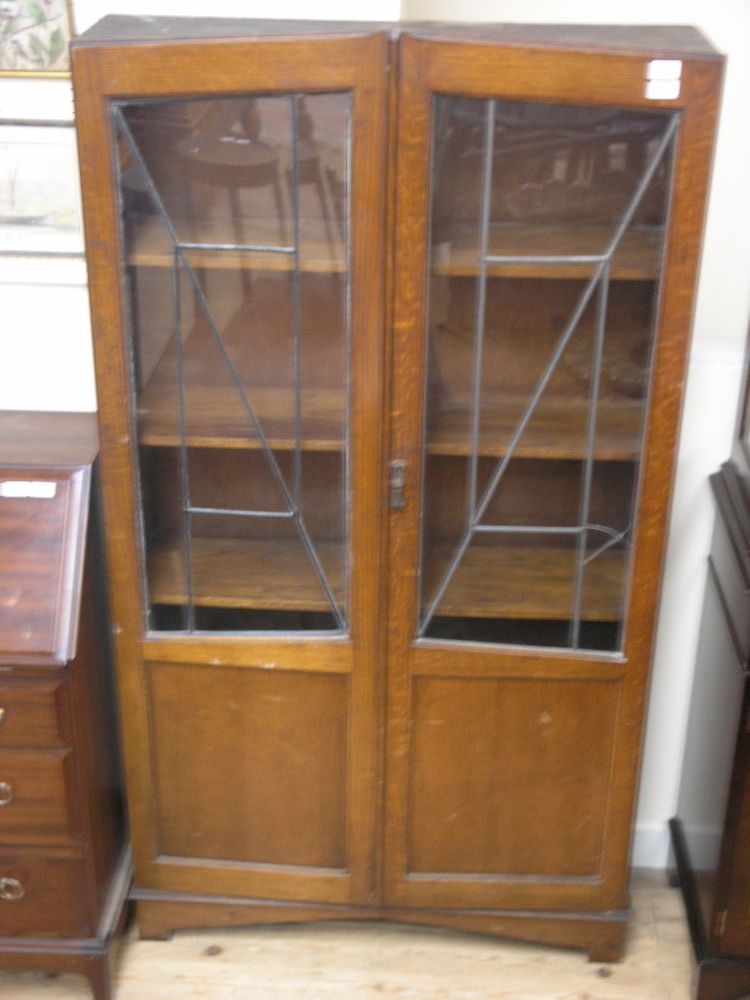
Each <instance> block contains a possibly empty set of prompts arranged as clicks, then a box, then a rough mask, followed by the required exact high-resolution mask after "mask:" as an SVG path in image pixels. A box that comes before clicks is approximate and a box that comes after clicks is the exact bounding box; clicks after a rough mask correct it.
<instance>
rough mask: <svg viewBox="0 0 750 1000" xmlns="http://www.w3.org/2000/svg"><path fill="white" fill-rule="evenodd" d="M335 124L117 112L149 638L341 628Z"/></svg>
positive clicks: (146, 107)
mask: <svg viewBox="0 0 750 1000" xmlns="http://www.w3.org/2000/svg"><path fill="white" fill-rule="evenodd" d="M349 119H350V98H349V96H348V95H347V94H315V95H300V94H288V95H278V96H248V97H231V98H221V99H214V100H200V101H190V100H182V101H180V100H169V101H145V102H138V103H122V104H119V105H115V107H114V111H113V127H114V130H115V134H116V138H117V151H118V177H119V186H120V197H121V206H122V237H123V241H124V243H125V257H126V261H127V268H126V275H125V281H126V293H127V294H126V299H127V304H128V312H129V317H128V318H129V326H130V333H131V347H132V361H133V377H134V383H135V399H134V409H135V412H136V421H137V428H136V429H137V439H138V467H139V468H138V472H139V484H140V493H141V515H142V516H141V524H142V539H143V553H144V559H143V561H144V590H145V593H146V595H147V596H146V601H147V608H146V610H147V615H148V621H149V626H150V628H151V629H152V630H157V631H159V630H186V631H229V632H236V631H286V630H304V631H307V630H315V631H317V630H336V631H341V630H345V629H346V628H347V593H348V562H349V558H348V513H347V510H348V505H347V492H348V467H349V462H348V455H347V450H348V406H349V403H348V387H347V380H346V362H347V355H348V339H349V314H348V301H349V293H348V284H349V246H348V211H349V190H350V179H349Z"/></svg>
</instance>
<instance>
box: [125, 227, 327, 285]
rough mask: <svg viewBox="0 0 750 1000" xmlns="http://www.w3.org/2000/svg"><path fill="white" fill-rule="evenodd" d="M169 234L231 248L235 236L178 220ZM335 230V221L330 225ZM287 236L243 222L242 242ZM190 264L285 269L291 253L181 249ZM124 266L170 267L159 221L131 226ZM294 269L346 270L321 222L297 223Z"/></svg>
mask: <svg viewBox="0 0 750 1000" xmlns="http://www.w3.org/2000/svg"><path fill="white" fill-rule="evenodd" d="M172 222H173V225H174V227H175V230H176V232H177V234H178V236H179V238H180V240H181V241H182V242H183V243H202V244H227V243H230V244H234V243H237V242H238V238H237V234H236V233H235V232H234V231H233V230H232V229H231V227H229V226H228V225H226V224H223V225H222V224H219V223H211V222H202V223H201V225H200V226H199V227H198V226H195V227H194V226H192V225H191V224H190V223H189V222H188V221H186V220H183V219H174V220H172ZM331 225H332V226H335V222H332V223H331ZM289 239H290V238H289V236H287V239H286V240H285V241H284V240H282V239H281V234H280V233H279V227H278V224H277V223H276V222H275V221H269V222H266V221H264V220H256V219H253V220H252V222H248V224H247V228H246V238H245V239H243V240H242V242H243V243H253V244H254V245H263V246H282V245H285V244H286V245H288V244H289ZM185 253H186V256H187V258H188V260H189V262H190V264H191V265H192V266H193V267H194V268H196V269H199V270H200V269H208V270H213V269H218V270H231V271H237V270H243V271H244V270H247V271H291V270H292V269H293V267H294V257H293V256H292V255H291V254H280V253H259V252H256V251H247V250H246V251H241V252H239V251H227V250H186V251H185ZM127 262H128V264H129V265H130V266H131V267H171V266H172V264H173V263H174V248H173V246H172V244H171V242H170V241H169V240H168V238H167V234H166V230H165V228H164V225H163V223H162V222H161V221H160V220H159V218H157V217H156V216H154V217H153V218H150V217H147V218H146V221H143V222H141V223H140V225H138V226H133V228H132V231H131V234H130V243H129V246H128V254H127ZM300 270H301V271H306V272H312V273H322V274H343V273H345V272H346V270H347V267H346V258H345V254H344V244H343V242H342V241H341V240H340V239H338V238H336V239H333V240H331V239H329V237H328V235H327V233H326V231H325V227H324V225H323V223H322V222H318V221H317V220H316V221H315V222H310V221H306V220H305V221H303V224H302V230H301V235H300Z"/></svg>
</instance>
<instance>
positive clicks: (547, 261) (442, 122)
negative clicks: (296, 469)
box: [417, 97, 678, 650]
mask: <svg viewBox="0 0 750 1000" xmlns="http://www.w3.org/2000/svg"><path fill="white" fill-rule="evenodd" d="M677 121H678V119H677V117H676V116H674V115H671V114H668V113H647V112H635V111H621V110H611V109H603V108H578V107H566V106H556V105H545V104H529V103H512V102H504V101H496V100H493V101H481V100H474V99H468V98H455V97H436V98H435V99H434V103H433V138H432V190H431V216H430V265H429V309H428V329H427V378H426V382H425V394H426V398H425V410H426V417H425V431H424V444H425V449H424V454H425V460H424V476H423V496H424V507H423V517H422V528H421V535H422V543H421V566H420V590H421V600H420V617H419V623H418V630H417V631H418V634H419V635H420V636H423V637H428V638H430V637H432V638H449V639H457V640H474V641H487V642H500V643H513V644H523V645H542V646H557V647H566V648H574V649H591V650H617V649H620V648H621V645H622V640H623V627H624V620H623V617H624V607H625V601H626V596H627V584H628V578H629V570H630V555H631V546H632V539H633V530H634V519H635V516H636V511H637V486H638V469H639V463H640V457H641V454H640V453H641V447H642V437H643V430H644V422H645V413H646V407H647V399H648V387H649V372H650V364H651V356H652V347H653V338H654V332H655V322H656V307H657V303H658V295H659V280H660V273H661V266H662V250H663V243H664V232H665V225H666V216H667V210H668V200H669V180H670V158H671V149H672V143H673V139H674V135H675V132H676V127H677Z"/></svg>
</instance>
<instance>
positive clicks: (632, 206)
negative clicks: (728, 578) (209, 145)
mask: <svg viewBox="0 0 750 1000" xmlns="http://www.w3.org/2000/svg"><path fill="white" fill-rule="evenodd" d="M678 124H679V117H678V116H677V115H674V116H673V117H672V118H671V119H670V120H669V123H668V125H667V128H666V129H665V131H664V134H663V136H662V137H661V139H660V141H659V145H658V146H657V148H656V150H655V151H654V155H653V157H652V159H651V162H650V163H649V166H648V168H647V169H646V171H645V173H644V175H643V177H642V178H641V180H640V182H639V184H638V186H637V188H636V190H635V192H634V194H633V196H632V198H631V200H630V202H629V204H628V207H627V208H626V210H625V213H624V215H623V217H622V219H621V220H620V223H619V224H618V226H617V229H616V230H615V232H614V235H613V236H612V239H611V240H610V242H609V245H608V247H607V249H606V251H605V253H604V254H603V255H601V256H600V257H599V261H598V263H597V265H596V271H595V272H594V274H593V275H592V277H591V278H590V279H589V281H588V283H587V285H586V287H585V288H584V290H583V292H582V293H581V296H580V298H579V301H578V304H577V306H576V309H575V311H574V313H573V316H572V318H571V320H570V321H569V323H568V325H567V327H566V329H565V331H564V333H563V335H562V336H561V338H560V340H559V341H558V344H557V346H556V348H555V351H554V354H553V356H552V358H551V359H550V362H549V364H548V366H547V368H546V369H545V371H544V373H543V375H542V377H541V379H540V381H539V382H538V383H537V386H536V388H535V390H534V393H533V395H532V398H531V400H530V402H529V405H528V406H527V408H526V410H525V412H524V415H523V417H522V418H521V421H520V423H519V424H518V426H517V428H516V431H515V432H514V434H513V437H512V439H511V442H510V444H509V445H508V448H507V450H506V453H505V455H504V456H503V457H502V459H500V461H499V463H498V466H497V467H496V469H495V472H494V473H493V475H492V477H491V478H490V481H489V483H488V484H487V486H486V487H485V490H484V492H483V494H482V499H481V500H480V502H479V504H478V506H477V509H476V511H475V513H474V517H473V522H472V524H471V525H470V526H469V527H468V528H467V530H466V531H465V532H464V535H463V537H462V539H461V541H460V542H459V543H458V546H457V548H456V552H455V554H454V556H453V559H452V560H451V562H450V564H449V566H448V568H447V570H446V571H445V573H444V575H443V578H442V580H441V582H440V585H439V586H438V589H437V591H436V592H435V594H434V596H433V599H432V601H431V602H430V605H429V607H428V608H427V610H426V612H425V613H424V615H423V618H422V622H421V625H420V627H419V630H418V635H419V636H423V635H424V634H425V632H426V631H427V628H428V627H429V624H430V622H431V620H432V618H433V616H434V614H435V612H436V611H437V608H438V607H439V604H440V601H441V600H442V599H443V596H444V594H445V592H446V590H447V589H448V587H449V585H450V582H451V580H452V578H453V576H454V574H455V572H456V570H457V569H458V566H459V565H460V563H461V560H462V559H463V557H464V555H465V554H466V551H467V549H468V547H469V545H470V544H471V541H472V539H473V536H474V534H475V532H476V530H477V527H478V524H479V522H480V521H481V519H482V517H483V516H484V514H485V512H486V510H487V507H488V505H489V503H490V501H491V499H492V497H493V495H494V493H495V490H496V489H497V487H498V486H499V484H500V482H501V480H502V478H503V476H504V475H505V472H506V470H507V468H508V465H509V463H510V460H511V459H512V457H513V454H514V452H515V450H516V448H517V446H518V443H519V441H520V439H521V437H522V435H523V433H524V431H525V430H526V427H527V426H528V424H529V421H530V420H531V417H532V416H533V414H534V411H535V410H536V407H537V406H538V405H539V402H540V400H541V398H542V396H543V394H544V391H545V389H546V388H547V385H548V384H549V381H550V379H551V378H552V375H553V373H554V371H555V368H556V367H557V365H558V363H559V361H560V359H561V358H562V355H563V353H564V351H565V349H566V347H567V346H568V343H569V342H570V339H571V338H572V336H573V334H574V333H575V331H576V329H577V326H578V323H579V322H580V320H581V317H582V316H583V312H584V311H585V308H586V306H587V305H588V303H589V301H590V299H591V296H592V294H593V292H594V290H595V289H596V287H597V286H598V285H599V283H600V281H601V280H602V278H603V276H604V275H605V274H608V273H609V268H610V264H611V261H612V258H613V256H614V254H615V252H616V250H617V248H618V246H619V243H620V241H621V239H622V237H623V236H624V234H625V232H626V231H627V229H628V226H629V225H630V223H631V222H632V220H633V217H634V216H635V213H636V211H637V210H638V206H639V204H640V202H641V199H642V198H643V196H644V195H645V193H646V191H647V190H648V187H649V185H650V183H651V181H652V180H653V178H654V176H655V174H656V171H657V170H658V168H659V165H660V164H661V161H662V160H663V158H664V155H665V153H666V151H667V149H668V148H669V146H670V144H671V142H672V140H673V138H674V135H675V133H676V130H677V126H678ZM569 261H570V258H562V260H561V261H555V262H560V263H568V262H569ZM508 262H511V261H510V260H509V261H508ZM515 262H516V263H520V262H521V261H519V260H516V261H515ZM537 262H539V261H537ZM579 262H580V259H579ZM485 263H486V260H481V261H480V267H481V266H484V264H485ZM600 365H601V359H600V364H599V367H600ZM598 374H599V373H597V377H598ZM578 530H581V526H580V525H579V529H578ZM611 544H614V542H612V543H611ZM605 547H606V548H608V547H610V546H609V544H607V545H606V546H605ZM602 551H603V548H602ZM584 565H585V563H584ZM579 575H580V574H579ZM577 600H578V601H580V598H577Z"/></svg>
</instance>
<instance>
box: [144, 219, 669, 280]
mask: <svg viewBox="0 0 750 1000" xmlns="http://www.w3.org/2000/svg"><path fill="white" fill-rule="evenodd" d="M174 224H175V228H176V230H177V232H178V234H179V236H180V239H181V240H182V241H183V242H186V243H204V244H206V243H207V244H211V243H213V244H227V243H236V242H237V236H236V234H235V233H234V232H232V231H231V230H229V229H228V227H227V226H226V224H224V225H220V224H217V223H210V222H204V223H202V224H201V225H200V227H199V228H198V227H195V228H194V227H192V226H191V225H190V223H188V222H186V221H185V220H179V219H178V220H174ZM247 233H248V238H247V241H248V242H252V243H255V244H262V245H270V246H277V245H280V244H281V243H282V240H281V238H280V234H279V229H278V225H277V224H276V223H275V222H273V221H267V222H266V221H264V220H253V221H252V223H248V226H247ZM612 235H613V229H612V227H607V226H573V225H554V226H528V225H520V224H508V225H493V226H491V227H490V243H489V252H490V254H493V255H503V256H535V255H536V256H540V255H551V256H565V255H591V254H600V253H602V252H603V251H604V250H605V249H606V247H607V244H608V242H609V240H610V239H611V237H612ZM663 239H664V230H663V229H662V228H660V227H655V226H642V227H634V228H633V229H631V230H630V231H629V232H627V233H626V234H625V236H624V237H623V239H622V241H621V243H620V248H619V250H618V252H617V253H616V254H615V257H614V261H613V266H612V277H613V278H615V279H618V280H620V281H650V280H653V279H654V278H656V277H658V274H659V265H660V257H661V248H662V243H663ZM433 247H434V251H433V253H434V271H435V273H436V274H441V275H450V276H454V277H473V276H475V275H476V274H477V273H478V263H477V261H478V255H479V249H478V237H477V227H476V226H473V225H450V226H446V227H438V228H437V232H436V234H435V237H434V242H433ZM186 252H187V254H188V256H189V260H190V262H191V264H192V265H193V267H195V268H198V269H219V270H248V271H291V270H292V268H293V266H294V258H293V257H292V256H291V255H290V254H274V253H257V252H251V251H244V252H235V251H226V250H190V251H186ZM127 260H128V264H130V265H131V266H135V267H171V266H172V263H173V261H174V254H173V248H172V245H171V243H170V242H169V241H168V240H167V237H166V232H165V229H164V226H163V225H162V223H161V222H160V221H159V219H158V218H156V217H154V218H153V219H148V220H147V221H146V222H144V223H142V224H141V225H140V226H138V227H134V229H133V232H132V243H131V246H130V248H129V252H128V257H127ZM300 269H301V270H302V271H304V272H311V273H323V274H343V273H344V272H345V271H346V269H347V268H346V259H345V255H344V245H343V242H342V241H341V240H340V239H338V238H336V239H334V240H333V241H332V240H330V239H329V237H328V235H327V233H326V232H325V229H324V227H323V224H322V222H318V221H317V220H316V221H315V222H305V223H304V226H303V229H302V234H301V243H300ZM593 271H594V265H592V264H557V265H540V264H535V263H527V264H492V265H490V267H489V268H488V272H487V273H488V274H489V275H490V276H491V277H504V278H546V279H562V278H565V279H568V278H587V277H589V276H590V275H591V274H593Z"/></svg>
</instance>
